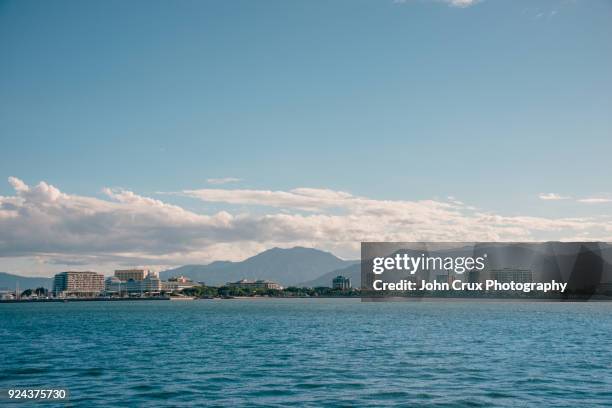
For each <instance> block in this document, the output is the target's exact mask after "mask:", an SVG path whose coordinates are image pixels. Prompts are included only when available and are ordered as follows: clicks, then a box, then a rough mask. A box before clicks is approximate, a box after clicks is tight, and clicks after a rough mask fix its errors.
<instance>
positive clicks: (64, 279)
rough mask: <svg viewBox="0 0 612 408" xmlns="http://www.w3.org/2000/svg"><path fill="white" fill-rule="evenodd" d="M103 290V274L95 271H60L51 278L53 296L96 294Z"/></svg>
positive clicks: (86, 295)
mask: <svg viewBox="0 0 612 408" xmlns="http://www.w3.org/2000/svg"><path fill="white" fill-rule="evenodd" d="M103 290H104V275H102V274H101V273H96V272H89V271H85V272H78V271H69V272H61V273H58V274H57V275H55V278H54V279H53V293H54V294H55V296H80V297H94V296H98V295H99V294H100V292H102V291H103Z"/></svg>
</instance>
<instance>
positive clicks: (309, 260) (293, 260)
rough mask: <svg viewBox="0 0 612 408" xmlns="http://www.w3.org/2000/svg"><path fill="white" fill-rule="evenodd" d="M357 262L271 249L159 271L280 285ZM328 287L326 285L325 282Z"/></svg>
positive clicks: (202, 279)
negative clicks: (240, 257)
mask: <svg viewBox="0 0 612 408" xmlns="http://www.w3.org/2000/svg"><path fill="white" fill-rule="evenodd" d="M356 262H357V261H345V260H342V259H340V258H338V257H336V256H335V255H333V254H331V253H329V252H324V251H320V250H318V249H313V248H303V247H295V248H289V249H283V248H272V249H269V250H267V251H264V252H262V253H260V254H257V255H255V256H253V257H251V258H248V259H246V260H244V261H241V262H227V261H225V262H213V263H211V264H209V265H185V266H181V267H179V268H175V269H170V270H167V271H164V272H161V273H160V277H161V278H162V279H168V278H169V277H172V276H178V275H183V276H186V277H188V278H190V279H192V280H194V281H197V282H205V283H206V284H207V285H215V286H218V285H223V284H225V283H226V282H231V281H237V280H240V279H243V278H244V279H268V280H271V281H275V282H278V283H280V284H282V285H283V286H291V285H295V284H297V283H299V282H304V281H308V280H312V279H315V278H316V277H318V276H321V275H322V274H325V273H327V272H330V271H333V270H336V269H341V268H344V267H347V266H349V265H351V264H354V263H356ZM328 286H329V285H328Z"/></svg>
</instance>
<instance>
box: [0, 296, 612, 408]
mask: <svg viewBox="0 0 612 408" xmlns="http://www.w3.org/2000/svg"><path fill="white" fill-rule="evenodd" d="M0 350H1V352H2V357H1V360H0V362H1V364H0V367H1V369H0V390H3V392H4V393H6V390H7V389H13V388H19V389H23V388H55V389H57V388H62V389H66V390H68V393H69V398H68V400H67V401H64V402H58V401H45V402H23V401H21V402H14V403H13V402H11V401H9V400H7V399H6V397H3V398H4V399H2V400H0V405H2V406H16V407H25V406H41V405H42V406H74V407H132V406H149V407H151V406H156V407H157V406H172V407H181V406H184V407H191V406H231V407H235V406H261V407H270V406H279V407H280V406H288V405H293V406H313V407H319V406H330V407H335V406H425V407H462V406H465V407H479V406H483V407H484V406H487V407H488V406H501V407H505V406H508V407H510V406H512V407H514V406H539V407H541V406H551V407H553V406H554V407H562V406H563V407H576V406H610V405H612V303H556V302H550V303H549V302H491V301H475V300H472V301H444V300H443V301H427V300H424V301H411V302H380V303H378V302H377V303H370V302H361V301H360V300H359V299H253V300H238V299H235V300H197V301H182V302H175V301H137V302H136V301H135V302H129V301H126V302H73V303H41V304H33V303H24V304H0Z"/></svg>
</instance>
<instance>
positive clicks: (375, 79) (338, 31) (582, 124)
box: [0, 0, 612, 276]
mask: <svg viewBox="0 0 612 408" xmlns="http://www.w3.org/2000/svg"><path fill="white" fill-rule="evenodd" d="M611 40H612V1H609V0H547V1H541V0H529V1H520V0H516V1H501V0H481V1H475V0H471V1H470V0H405V1H398V0H395V1H394V0H347V1H341V0H335V1H305V0H303V1H297V0H296V1H280V0H279V1H265V0H262V1H251V0H246V1H241V0H235V1H225V0H220V1H214V0H209V1H150V0H149V1H112V0H109V1H103V2H82V1H61V0H59V1H53V2H48V1H30V0H20V1H0V271H6V272H12V273H18V274H21V275H31V276H49V275H51V274H53V273H55V272H59V271H63V270H68V269H71V270H73V269H77V270H85V269H90V270H97V271H100V272H103V273H105V274H111V273H112V270H113V269H114V268H117V267H126V266H148V267H151V268H153V269H165V268H168V267H172V266H176V265H182V264H188V263H208V262H211V261H214V260H219V259H230V260H240V259H244V258H246V257H248V256H252V255H254V254H256V253H258V252H260V251H263V250H265V249H267V248H271V247H274V246H280V247H292V246H296V245H303V246H310V247H315V248H319V249H323V250H327V251H331V252H333V253H334V254H336V255H338V256H340V257H343V258H358V256H359V242H360V241H363V240H370V241H391V240H395V241H415V240H417V241H420V240H427V241H435V240H446V241H537V240H604V241H606V240H607V241H612V212H611V211H612V164H611V162H610V152H611V151H612V115H611V113H612V98H611V96H610V95H612V75H611V74H610V73H611V72H612V41H611Z"/></svg>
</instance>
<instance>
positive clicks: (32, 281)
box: [0, 272, 53, 291]
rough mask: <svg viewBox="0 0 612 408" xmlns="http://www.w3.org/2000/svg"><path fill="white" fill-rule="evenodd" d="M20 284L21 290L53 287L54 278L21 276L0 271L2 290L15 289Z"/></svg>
mask: <svg viewBox="0 0 612 408" xmlns="http://www.w3.org/2000/svg"><path fill="white" fill-rule="evenodd" d="M17 284H19V288H20V289H21V290H24V289H36V288H40V287H41V286H42V287H43V288H47V289H52V287H53V278H41V277H30V276H19V275H13V274H11V273H6V272H0V290H11V291H12V290H15V287H16V286H17Z"/></svg>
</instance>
